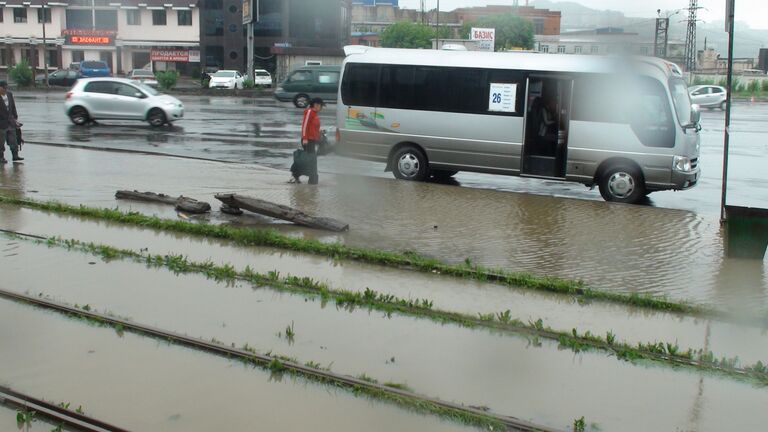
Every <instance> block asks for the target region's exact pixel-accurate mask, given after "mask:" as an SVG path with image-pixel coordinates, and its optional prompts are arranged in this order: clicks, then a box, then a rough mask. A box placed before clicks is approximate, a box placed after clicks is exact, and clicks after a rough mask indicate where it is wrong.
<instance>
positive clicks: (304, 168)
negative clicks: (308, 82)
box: [289, 98, 325, 184]
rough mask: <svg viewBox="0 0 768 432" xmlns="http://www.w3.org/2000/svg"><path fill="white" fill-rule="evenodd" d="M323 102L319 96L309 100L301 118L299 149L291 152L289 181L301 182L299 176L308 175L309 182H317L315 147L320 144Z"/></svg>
mask: <svg viewBox="0 0 768 432" xmlns="http://www.w3.org/2000/svg"><path fill="white" fill-rule="evenodd" d="M324 106H325V102H323V100H322V99H320V98H314V99H312V100H311V101H310V103H309V107H307V109H306V110H304V115H303V116H302V120H301V149H299V150H296V151H295V152H293V165H291V175H292V177H291V180H290V181H289V183H301V179H300V177H301V176H303V175H305V176H308V177H309V184H317V181H318V175H317V147H318V145H319V144H320V138H321V133H320V116H319V114H320V111H322V110H323V107H324Z"/></svg>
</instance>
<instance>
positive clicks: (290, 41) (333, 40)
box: [200, 0, 351, 79]
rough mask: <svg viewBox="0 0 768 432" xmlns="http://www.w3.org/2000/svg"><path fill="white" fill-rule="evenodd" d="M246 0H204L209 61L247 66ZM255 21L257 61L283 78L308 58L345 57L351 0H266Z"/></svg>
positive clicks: (204, 41) (205, 51) (203, 43)
mask: <svg viewBox="0 0 768 432" xmlns="http://www.w3.org/2000/svg"><path fill="white" fill-rule="evenodd" d="M242 4H243V2H242V0H203V3H202V8H203V24H202V26H201V36H200V38H201V47H202V53H203V59H204V62H205V64H206V65H208V66H212V67H223V68H226V69H237V70H245V66H246V61H247V48H246V46H247V37H248V35H247V29H246V26H243V24H242ZM258 7H259V10H258V18H259V19H258V21H257V22H255V23H254V26H253V42H254V44H253V45H254V54H255V63H256V66H257V67H262V68H265V69H267V70H270V71H272V72H273V73H274V74H275V75H276V76H277V79H282V78H283V77H284V76H285V75H286V74H287V73H288V72H289V71H290V70H291V69H293V68H294V67H296V66H297V65H303V64H304V63H306V62H310V63H312V64H318V63H321V64H334V63H340V62H341V61H342V60H343V56H344V55H343V51H342V48H343V46H344V45H345V44H347V43H348V42H349V34H350V27H349V26H350V8H351V0H311V1H308V0H260V1H259V2H258Z"/></svg>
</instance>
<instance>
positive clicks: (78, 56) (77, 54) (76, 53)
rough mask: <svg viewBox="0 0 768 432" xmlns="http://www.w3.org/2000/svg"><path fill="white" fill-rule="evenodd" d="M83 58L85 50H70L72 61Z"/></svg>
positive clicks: (76, 61) (78, 60)
mask: <svg viewBox="0 0 768 432" xmlns="http://www.w3.org/2000/svg"><path fill="white" fill-rule="evenodd" d="M83 60H85V51H72V62H73V63H80V62H81V61H83Z"/></svg>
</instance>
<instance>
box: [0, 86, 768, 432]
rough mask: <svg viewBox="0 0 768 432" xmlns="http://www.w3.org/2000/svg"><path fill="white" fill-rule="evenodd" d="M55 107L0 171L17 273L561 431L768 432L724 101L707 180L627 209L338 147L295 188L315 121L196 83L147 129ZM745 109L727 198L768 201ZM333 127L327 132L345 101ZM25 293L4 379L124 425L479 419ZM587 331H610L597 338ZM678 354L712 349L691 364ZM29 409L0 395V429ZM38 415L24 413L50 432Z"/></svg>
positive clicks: (363, 426)
mask: <svg viewBox="0 0 768 432" xmlns="http://www.w3.org/2000/svg"><path fill="white" fill-rule="evenodd" d="M62 99H63V94H59V93H54V92H52V93H48V94H44V93H28V94H24V93H23V92H19V97H18V104H19V109H20V117H21V118H22V120H23V121H24V123H25V138H26V139H27V140H28V141H30V143H29V144H27V145H26V146H25V147H24V149H23V155H24V157H25V158H26V160H25V161H24V163H23V164H8V165H0V196H1V197H4V198H5V199H6V201H5V202H3V203H0V230H3V231H4V232H2V233H0V275H2V276H0V290H4V291H8V292H11V293H16V294H21V295H27V296H31V297H36V298H42V299H49V300H51V301H55V302H59V303H62V304H66V305H70V306H74V305H78V307H79V308H81V310H93V311H97V312H100V313H105V314H109V315H113V316H115V317H121V318H123V319H126V320H128V321H130V322H134V323H138V324H145V325H149V326H153V327H156V328H158V329H162V330H163V331H167V332H175V333H178V334H183V335H186V336H189V337H194V338H201V339H203V340H206V341H216V342H220V343H221V344H223V345H225V346H232V347H249V348H252V349H254V350H255V351H256V352H258V353H259V354H268V355H282V356H288V357H291V358H295V359H296V361H297V363H300V364H304V363H305V362H311V363H312V364H318V365H320V366H321V367H328V368H329V369H330V370H331V371H332V372H334V373H337V374H340V375H344V376H347V377H358V378H360V377H365V378H366V379H375V380H378V382H379V383H389V384H393V385H395V386H405V387H403V388H407V389H410V390H412V391H413V392H415V393H417V394H419V395H423V396H426V397H430V398H437V399H439V400H442V401H447V402H453V403H457V404H462V405H464V406H467V407H472V408H473V409H480V410H487V412H489V413H492V414H494V415H504V416H513V417H516V418H520V419H523V420H527V421H530V422H533V423H535V424H538V425H542V426H545V427H550V428H553V429H556V430H563V431H566V430H572V429H573V428H574V421H575V420H577V419H579V418H580V417H584V418H585V419H586V429H585V430H587V431H598V430H600V431H629V432H632V431H647V430H654V431H667V430H669V431H675V430H679V431H697V432H698V431H702V432H709V431H712V432H715V431H718V432H719V431H722V430H761V429H762V428H763V427H764V425H765V424H766V422H768V413H766V411H765V409H764V407H765V406H768V390H766V389H767V388H768V387H766V384H768V367H766V365H768V272H767V271H766V264H765V263H766V261H765V260H746V259H734V258H728V257H726V255H725V247H726V246H725V245H726V242H725V234H724V230H723V228H721V226H720V223H719V220H718V218H719V201H720V179H719V177H720V172H721V169H722V166H721V163H722V133H723V130H722V129H723V125H722V123H723V113H722V112H720V111H704V112H703V113H702V118H703V120H702V125H703V130H702V132H701V133H702V148H701V166H702V169H703V178H702V180H701V182H700V184H699V185H698V186H697V187H696V188H694V189H692V190H690V191H683V192H659V193H653V194H651V195H650V197H649V199H648V201H647V202H646V203H644V204H643V205H621V204H613V203H606V202H603V201H602V199H601V198H600V195H599V193H598V191H597V190H589V189H587V188H585V187H583V186H581V185H575V184H568V183H558V182H552V181H545V180H534V179H524V178H511V177H502V176H490V175H480V174H467V173H460V174H458V175H457V176H456V181H452V182H449V183H435V182H429V183H415V182H406V181H397V180H395V179H393V178H392V176H391V175H390V173H384V172H383V164H375V163H368V162H362V161H355V160H350V159H344V158H339V157H334V156H331V157H326V158H322V159H321V160H320V171H321V175H320V185H319V186H310V185H306V184H302V185H293V184H287V183H286V180H287V179H288V171H287V168H288V166H289V165H290V162H291V153H292V151H293V150H294V149H295V148H296V146H297V136H298V133H299V123H300V115H301V111H300V110H297V109H294V108H293V107H292V105H290V104H284V103H279V102H276V101H274V100H273V99H271V98H270V97H256V98H234V97H233V98H228V97H191V96H185V97H182V100H183V101H184V103H185V118H184V120H183V121H180V122H178V123H177V124H175V125H174V126H172V127H164V128H159V129H152V128H150V127H149V126H146V125H144V124H141V123H122V122H116V123H111V122H105V123H100V124H98V125H94V126H88V127H75V126H72V125H70V124H69V121H68V119H67V118H66V117H65V115H64V113H63V107H62ZM733 116H734V117H733V118H734V123H733V136H732V155H731V157H732V159H731V173H732V176H733V177H732V178H731V183H730V189H729V197H730V199H729V204H733V205H751V206H758V207H768V172H766V170H764V169H761V168H760V166H759V165H758V164H759V163H760V162H761V161H762V160H763V159H764V156H765V154H766V152H767V151H768V143H766V141H765V140H764V138H763V137H764V136H765V134H766V133H768V126H767V125H768V122H766V120H767V119H768V104H749V103H739V104H736V105H735V108H734V112H733ZM321 122H322V123H323V127H326V128H328V129H329V131H330V133H329V136H332V135H333V132H334V127H335V105H331V106H330V107H329V109H328V110H326V111H325V112H323V113H322V116H321ZM126 189H127V190H139V191H153V192H159V193H165V194H168V195H171V196H179V195H183V196H187V197H192V198H196V199H199V200H203V201H207V202H209V203H210V204H211V205H212V208H213V210H212V211H211V212H210V213H207V214H204V215H191V214H186V213H183V212H181V213H179V212H177V211H176V210H175V209H174V208H173V206H170V205H161V204H152V203H145V202H137V201H126V200H116V199H115V192H116V191H117V190H126ZM221 192H230V193H238V194H242V195H247V196H251V197H255V198H260V199H264V200H268V201H271V202H274V203H278V204H284V205H288V206H291V207H294V208H298V209H300V210H302V211H305V212H307V213H310V214H314V215H319V216H323V217H330V218H335V219H338V220H341V221H343V222H345V223H348V224H349V226H350V230H349V231H348V232H342V233H336V232H326V231H321V230H316V229H309V228H303V227H300V226H297V225H294V224H291V223H288V222H285V221H276V220H274V219H271V218H268V217H265V216H260V215H256V214H246V215H243V216H239V217H238V216H231V215H227V214H224V213H222V212H221V211H220V210H219V202H218V201H217V200H216V199H215V198H214V196H215V194H217V193H221ZM9 198H13V199H30V200H35V201H38V202H45V201H58V202H61V203H64V204H68V205H71V206H75V207H76V206H81V205H82V206H87V207H92V208H100V209H118V210H121V211H124V212H135V213H137V214H140V215H147V216H153V215H154V216H157V217H159V218H163V219H166V220H172V221H178V222H179V223H181V224H183V225H185V226H189V224H208V225H209V226H210V227H211V228H212V229H213V228H216V229H219V228H220V226H221V225H233V226H236V227H242V228H247V229H252V230H264V229H274V230H276V231H277V232H278V233H280V234H284V235H287V236H288V237H289V240H290V241H296V242H297V244H309V243H306V242H305V241H307V240H319V241H320V242H323V243H339V244H340V245H343V246H345V247H357V248H364V249H366V250H368V251H371V252H380V253H382V254H383V252H382V251H394V252H414V253H418V254H422V255H424V256H426V257H429V258H434V259H436V260H439V261H441V262H444V263H451V264H458V265H464V266H466V267H467V268H477V267H473V266H481V268H482V267H488V268H491V269H494V271H495V270H500V271H504V272H525V273H529V274H532V275H535V276H540V277H555V278H562V279H565V280H567V281H582V282H583V283H584V286H583V287H580V288H578V289H577V290H573V291H569V292H567V293H566V292H559V293H555V292H545V291H542V290H538V291H537V290H534V289H533V288H532V287H531V286H530V285H525V283H523V282H520V285H517V282H515V283H509V282H506V281H504V282H502V281H500V280H499V279H496V281H495V282H489V281H486V280H484V279H483V278H481V277H477V278H475V279H470V278H464V277H459V276H448V275H446V274H441V272H440V271H436V270H431V271H430V270H424V269H420V268H418V266H416V265H413V266H411V265H410V264H409V265H408V267H403V266H399V265H394V264H393V262H387V261H386V260H384V259H382V260H381V261H375V260H368V261H364V260H363V259H362V258H360V257H359V256H354V255H346V256H345V255H336V254H335V253H333V252H328V253H324V252H318V249H314V250H310V249H299V248H296V249H294V250H289V249H288V248H287V247H286V246H285V245H282V246H281V245H277V243H258V244H262V245H263V244H269V245H273V246H274V247H266V246H250V245H246V243H245V242H243V243H240V244H238V243H237V241H236V239H234V238H231V237H230V238H229V239H227V238H226V237H225V236H218V238H214V237H213V235H212V234H211V235H209V236H208V237H204V236H201V235H192V234H185V233H182V231H183V230H176V231H172V229H171V228H170V225H166V228H164V229H150V228H148V227H147V226H145V225H139V224H138V223H128V222H126V220H124V221H123V222H118V221H115V220H110V217H107V216H99V217H84V216H74V215H72V214H71V213H70V214H67V213H66V211H65V209H61V208H59V209H49V210H45V211H44V210H39V209H34V208H33V206H32V205H30V204H29V203H28V202H27V203H22V202H11V201H10V200H9ZM112 219H115V218H114V217H113V218H112ZM14 232H21V233H24V234H29V235H32V236H40V237H39V239H38V240H39V241H38V240H34V239H33V238H30V237H16V236H14V234H13V233H14ZM185 232H189V231H185ZM70 239H71V240H76V241H78V242H83V243H87V242H93V243H95V244H98V245H103V246H107V247H112V248H119V249H126V250H130V251H131V253H135V254H138V255H140V256H141V257H146V255H147V254H152V255H155V256H157V255H169V256H178V257H181V256H183V257H184V259H186V260H187V261H186V262H188V263H196V264H200V266H198V267H195V268H196V269H197V270H195V271H191V270H189V269H186V268H185V269H182V268H181V267H176V268H173V267H172V266H167V267H163V266H150V265H147V263H146V261H141V260H142V259H144V258H135V259H130V258H127V257H121V256H120V254H116V255H113V256H111V258H103V257H102V256H98V255H97V254H94V253H92V251H89V252H87V251H84V250H82V249H84V248H85V247H82V248H80V247H69V248H68V247H67V246H66V245H65V244H64V241H66V240H70ZM301 242H305V243H301ZM83 243H78V244H83ZM251 244H253V243H251ZM322 246H327V245H322ZM296 250H302V251H303V252H296ZM328 250H330V249H328ZM178 259H181V258H178ZM201 263H202V264H201ZM205 265H209V266H214V265H216V266H221V268H226V269H227V271H229V272H240V274H242V273H246V272H257V273H260V274H272V275H276V276H275V278H274V279H269V283H266V282H260V283H259V284H258V285H254V284H251V283H250V282H246V280H250V279H245V278H243V277H239V278H230V279H227V278H223V277H219V276H217V274H216V273H215V272H214V270H211V269H210V268H209V270H207V272H208V273H206V271H203V270H200V268H202V267H204V266H205ZM193 267H194V266H193ZM294 276H295V277H296V278H295V279H292V280H299V281H303V282H302V283H307V284H308V283H310V282H311V283H317V284H324V285H322V288H320V291H318V292H316V293H312V292H309V291H301V290H298V289H293V290H292V289H288V288H287V285H280V286H278V285H279V283H284V282H279V283H278V280H280V281H283V280H284V279H280V278H285V280H288V279H290V278H291V277H294ZM217 277H219V278H218V279H217ZM301 278H306V279H301ZM273 282H274V283H273ZM553 283H554V282H553ZM288 285H289V284H288ZM318 286H319V285H318ZM294 288H295V287H294ZM323 289H324V290H326V291H322V290H323ZM583 290H597V291H599V292H607V293H611V294H620V295H625V297H622V298H624V299H626V300H627V301H624V302H622V301H615V300H614V301H607V300H605V299H599V298H596V297H594V298H592V297H588V296H584V295H583V294H584V292H583ZM330 292H332V294H329V293H330ZM342 292H343V293H344V295H348V296H354V295H358V296H364V295H366V294H365V293H370V292H373V293H376V294H378V295H381V296H382V297H379V298H388V299H390V300H389V301H392V302H394V300H392V299H401V300H403V302H402V303H401V306H402V304H405V303H406V302H411V303H413V302H417V303H418V302H422V303H419V304H429V306H428V308H427V307H425V308H424V309H423V310H422V312H418V311H417V312H414V311H413V310H411V309H407V308H406V309H402V308H399V309H398V308H392V309H387V308H383V307H382V306H381V305H380V304H379V305H378V306H377V305H376V304H374V303H373V302H372V303H367V304H366V303H357V304H356V306H350V304H349V303H348V304H344V303H337V301H338V297H334V296H337V295H338V294H337V293H342ZM630 294H636V295H638V296H636V297H629V295H630ZM645 296H650V297H653V298H655V299H668V300H670V301H673V302H680V303H685V304H686V305H687V304H690V305H693V306H694V308H692V309H685V308H683V309H678V310H677V312H675V311H672V310H671V309H664V308H663V307H661V306H652V305H651V306H649V305H647V304H646V305H643V304H641V301H639V300H637V299H646V297H645ZM9 298H10V297H9V296H8V295H2V298H0V364H1V365H2V368H0V385H6V386H9V387H11V388H14V389H16V390H18V391H21V392H24V393H27V394H30V395H32V396H34V397H38V398H43V399H46V400H51V401H54V402H57V403H58V402H72V404H73V405H75V406H77V405H82V406H83V408H84V410H85V412H86V414H88V415H93V416H94V417H95V418H98V419H100V420H104V421H108V422H111V423H114V424H115V425H117V426H122V427H125V428H127V429H130V430H137V431H139V430H152V431H155V430H157V431H176V430H179V431H181V430H185V431H209V430H224V429H226V430H254V428H258V429H259V430H262V429H263V430H286V431H305V430H318V431H325V430H334V431H336V430H338V431H341V432H343V431H346V430H349V431H357V430H366V431H378V430H381V431H391V430H403V431H410V430H420V431H422V430H423V431H431V430H434V431H438V430H440V431H443V430H457V431H458V430H472V428H469V427H465V426H464V425H462V424H461V423H459V422H455V421H450V420H448V419H446V418H445V417H441V416H439V415H435V414H423V413H415V412H412V410H411V409H409V408H408V407H405V406H402V405H395V404H393V403H391V402H385V401H384V400H382V399H379V398H375V397H369V396H363V395H362V394H358V393H356V392H354V391H350V390H349V389H345V388H342V387H339V386H334V385H330V384H328V385H325V384H322V385H321V384H317V383H315V382H313V381H309V380H307V379H306V378H302V377H300V376H293V375H282V374H281V375H279V376H277V375H275V374H274V373H270V372H269V371H266V370H264V369H261V368H258V367H254V366H252V365H244V364H243V363H242V362H240V361H235V360H233V359H227V358H222V357H218V356H216V355H212V354H210V353H206V352H204V351H200V350H197V349H193V348H184V347H180V346H177V345H171V344H169V343H166V342H165V341H164V340H160V339H154V338H149V337H145V336H140V335H138V334H136V333H131V332H129V331H126V332H123V331H121V330H118V331H116V330H115V329H113V328H109V327H100V326H97V325H94V324H92V323H89V322H87V321H86V320H84V319H76V318H77V317H76V316H69V317H68V316H66V315H65V314H62V313H58V312H52V311H49V310H46V309H42V308H39V307H34V306H31V305H28V304H24V303H22V302H19V301H17V300H10V299H9ZM632 299H635V300H633V301H634V302H633V301H630V300H632ZM377 301H378V300H377ZM382 301H383V300H382ZM351 304H355V303H351ZM86 305H87V306H86ZM698 307H701V308H706V309H707V311H709V310H712V311H714V312H707V311H702V310H699V309H697V308H698ZM83 308H87V309H83ZM426 309H429V311H426ZM428 312H429V313H428ZM430 313H435V314H437V313H441V314H444V315H430ZM450 314H454V315H450ZM457 314H458V315H457ZM462 314H463V315H462ZM75 315H77V314H75ZM449 315H450V316H459V315H461V316H463V317H464V318H455V319H454V318H451V319H448V318H445V317H446V316H449ZM441 317H442V318H441ZM467 317H468V318H467ZM484 317H485V318H484ZM488 317H490V318H488ZM81 318H82V317H81ZM478 320H479V321H478ZM515 323H519V326H518V327H516V328H512V327H509V326H506V325H507V324H510V325H512V324H515ZM502 324H504V325H502ZM515 325H517V324H515ZM525 326H529V327H528V330H530V329H531V328H533V329H534V330H533V331H527V330H526V327H525ZM547 332H550V333H547ZM289 333H290V334H291V335H290V337H289V336H288V334H289ZM571 334H572V335H573V339H568V338H569V337H570V335H571ZM558 335H559V336H558ZM590 337H591V338H592V339H591V342H594V341H595V340H598V341H599V343H598V344H596V345H594V344H593V345H590V343H591V342H590V339H589V338H590ZM573 340H576V341H577V342H573ZM579 340H580V341H582V342H585V341H586V342H590V343H587V344H585V345H579V343H578V341H579ZM603 340H605V341H608V340H610V342H604V343H603V342H602V341H603ZM614 343H615V344H614ZM601 344H602V345H601ZM620 344H624V345H622V346H623V347H624V348H621V349H620V348H618V346H619V345H620ZM606 345H607V346H608V347H607V348H606ZM649 347H650V348H649ZM653 350H656V351H653ZM686 350H690V351H686ZM684 352H688V353H689V354H690V353H698V354H696V355H694V354H691V355H690V357H687V359H688V360H690V361H689V362H687V363H686V362H682V363H681V362H679V361H678V360H680V358H682V357H681V356H682V354H680V355H678V354H679V353H684ZM649 353H652V354H653V355H650V354H649ZM697 356H698V357H697ZM675 358H677V360H675ZM676 361H677V363H676ZM696 362H698V363H696ZM718 362H719V363H718ZM681 364H687V366H681ZM713 364H714V365H715V366H713ZM14 417H15V413H14V411H13V410H9V409H7V407H4V406H3V405H2V404H0V430H5V429H8V428H10V427H11V426H12V424H13V421H12V420H14ZM41 425H43V423H40V424H38V425H36V426H35V427H33V428H32V429H31V430H50V429H52V427H50V428H46V429H41V428H40V426H41ZM44 426H46V427H47V425H44Z"/></svg>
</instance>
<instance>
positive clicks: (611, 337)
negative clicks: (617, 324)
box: [605, 330, 616, 346]
mask: <svg viewBox="0 0 768 432" xmlns="http://www.w3.org/2000/svg"><path fill="white" fill-rule="evenodd" d="M605 342H606V343H607V344H608V345H610V346H613V345H614V344H615V343H616V334H615V333H613V332H612V331H610V330H608V332H607V333H605Z"/></svg>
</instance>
